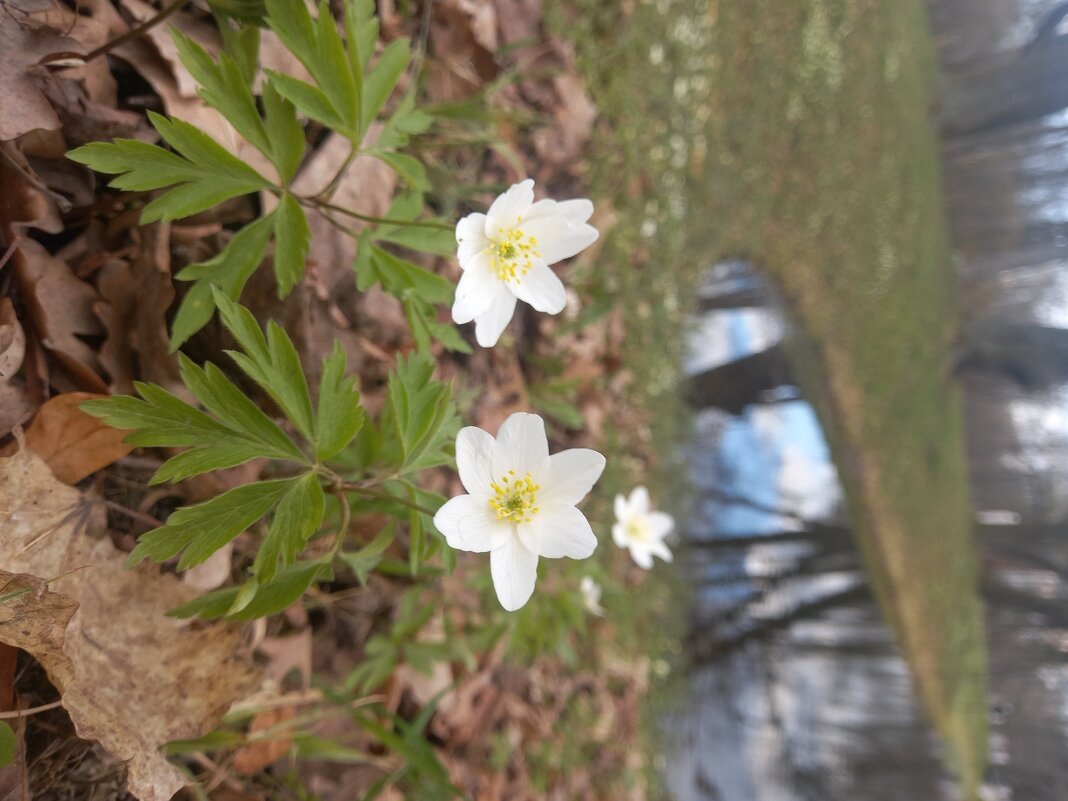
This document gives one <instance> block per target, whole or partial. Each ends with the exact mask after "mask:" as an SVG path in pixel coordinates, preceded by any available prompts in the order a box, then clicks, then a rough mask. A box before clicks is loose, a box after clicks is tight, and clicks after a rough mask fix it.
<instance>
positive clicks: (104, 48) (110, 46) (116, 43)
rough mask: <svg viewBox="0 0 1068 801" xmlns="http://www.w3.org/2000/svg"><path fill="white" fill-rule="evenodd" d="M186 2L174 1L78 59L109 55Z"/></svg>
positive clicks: (182, 0)
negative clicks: (134, 26)
mask: <svg viewBox="0 0 1068 801" xmlns="http://www.w3.org/2000/svg"><path fill="white" fill-rule="evenodd" d="M188 2H189V0H174V2H173V3H171V4H170V5H169V6H166V7H165V8H163V10H161V11H160V12H159V13H158V14H156V16H154V17H150V18H149V19H146V20H145V21H144V22H142V23H141V24H140V25H138V26H137V27H136V28H130V30H128V31H126V33H124V34H123V35H122V36H119V37H118V38H115V39H112V40H111V41H109V42H104V44H102V45H100V47H98V48H96V50H90V51H89V52H88V53H86V54H85V55H84V56H80V58H81V59H82V61H86V62H88V61H92V60H93V59H94V58H100V56H103V55H105V54H107V53H110V52H111V51H112V50H114V49H115V48H116V47H122V46H123V45H124V44H126V43H127V42H132V41H133V40H134V39H137V38H138V37H140V36H143V35H144V34H146V33H148V32H149V31H150V30H152V29H153V28H155V27H156V26H157V25H159V24H160V23H161V22H163V21H164V20H165V19H167V17H169V16H171V15H172V14H174V13H175V12H176V11H178V10H179V9H181V7H182V6H184V5H185V4H186V3H188Z"/></svg>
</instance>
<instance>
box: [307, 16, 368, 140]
mask: <svg viewBox="0 0 1068 801" xmlns="http://www.w3.org/2000/svg"><path fill="white" fill-rule="evenodd" d="M316 39H317V41H318V53H317V54H316V55H317V59H316V62H315V63H316V67H317V69H316V70H315V71H314V72H313V73H312V74H313V75H314V76H315V80H316V82H317V83H318V84H319V87H320V88H321V89H322V90H323V93H324V94H325V95H326V96H327V97H328V98H330V103H331V105H332V106H333V107H334V108H335V109H336V110H337V112H338V114H339V115H340V117H341V119H342V120H344V121H345V129H346V130H347V131H350V132H357V131H359V130H360V95H361V92H362V87H359V86H356V82H355V80H354V79H353V74H352V65H351V63H350V62H349V59H348V55H347V54H346V53H345V45H344V44H342V42H341V34H340V33H338V30H337V24H336V23H335V22H334V17H333V16H332V15H331V14H330V6H329V4H328V3H327V2H326V0H321V2H320V3H319V18H318V20H317V21H316ZM350 138H351V137H350ZM356 144H359V142H358V141H357V142H356Z"/></svg>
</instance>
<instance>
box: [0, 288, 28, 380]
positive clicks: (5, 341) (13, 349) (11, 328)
mask: <svg viewBox="0 0 1068 801" xmlns="http://www.w3.org/2000/svg"><path fill="white" fill-rule="evenodd" d="M25 355H26V334H25V332H24V331H23V330H22V326H21V325H19V321H18V318H17V317H16V316H15V307H14V306H13V305H12V303H11V298H0V384H4V383H7V382H8V381H10V380H11V376H13V375H14V374H15V373H16V372H18V369H19V368H20V367H21V366H22V357H23V356H25Z"/></svg>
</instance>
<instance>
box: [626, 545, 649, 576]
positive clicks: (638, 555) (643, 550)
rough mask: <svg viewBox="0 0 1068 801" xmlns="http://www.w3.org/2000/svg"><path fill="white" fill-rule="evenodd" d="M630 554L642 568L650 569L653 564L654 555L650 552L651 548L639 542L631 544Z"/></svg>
mask: <svg viewBox="0 0 1068 801" xmlns="http://www.w3.org/2000/svg"><path fill="white" fill-rule="evenodd" d="M630 556H631V559H633V560H634V562H635V564H637V565H638V567H640V568H641V569H642V570H648V569H649V568H651V567H652V566H653V555H652V554H651V553H649V549H648V548H647V547H645V546H644V545H641V544H638V543H632V544H631V546H630Z"/></svg>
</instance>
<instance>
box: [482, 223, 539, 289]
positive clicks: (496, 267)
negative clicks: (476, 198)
mask: <svg viewBox="0 0 1068 801" xmlns="http://www.w3.org/2000/svg"><path fill="white" fill-rule="evenodd" d="M522 221H523V218H522V217H519V218H517V219H516V224H515V227H514V228H505V229H502V230H501V232H500V234H499V235H498V236H497V238H496V239H494V240H492V241H491V242H490V244H489V247H488V248H486V250H487V251H488V252H489V254H490V263H491V265H492V268H493V272H494V274H496V276H497V277H498V278H499V279H500V280H502V281H517V282H518V281H519V278H520V277H521V276H524V275H526V274H527V273H529V272H530V268H531V267H533V266H534V259H540V258H541V252H540V251H539V250H538V240H537V239H536V238H534V237H532V236H528V235H527V234H524V233H523V231H522V229H520V228H519V223H521V222H522Z"/></svg>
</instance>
